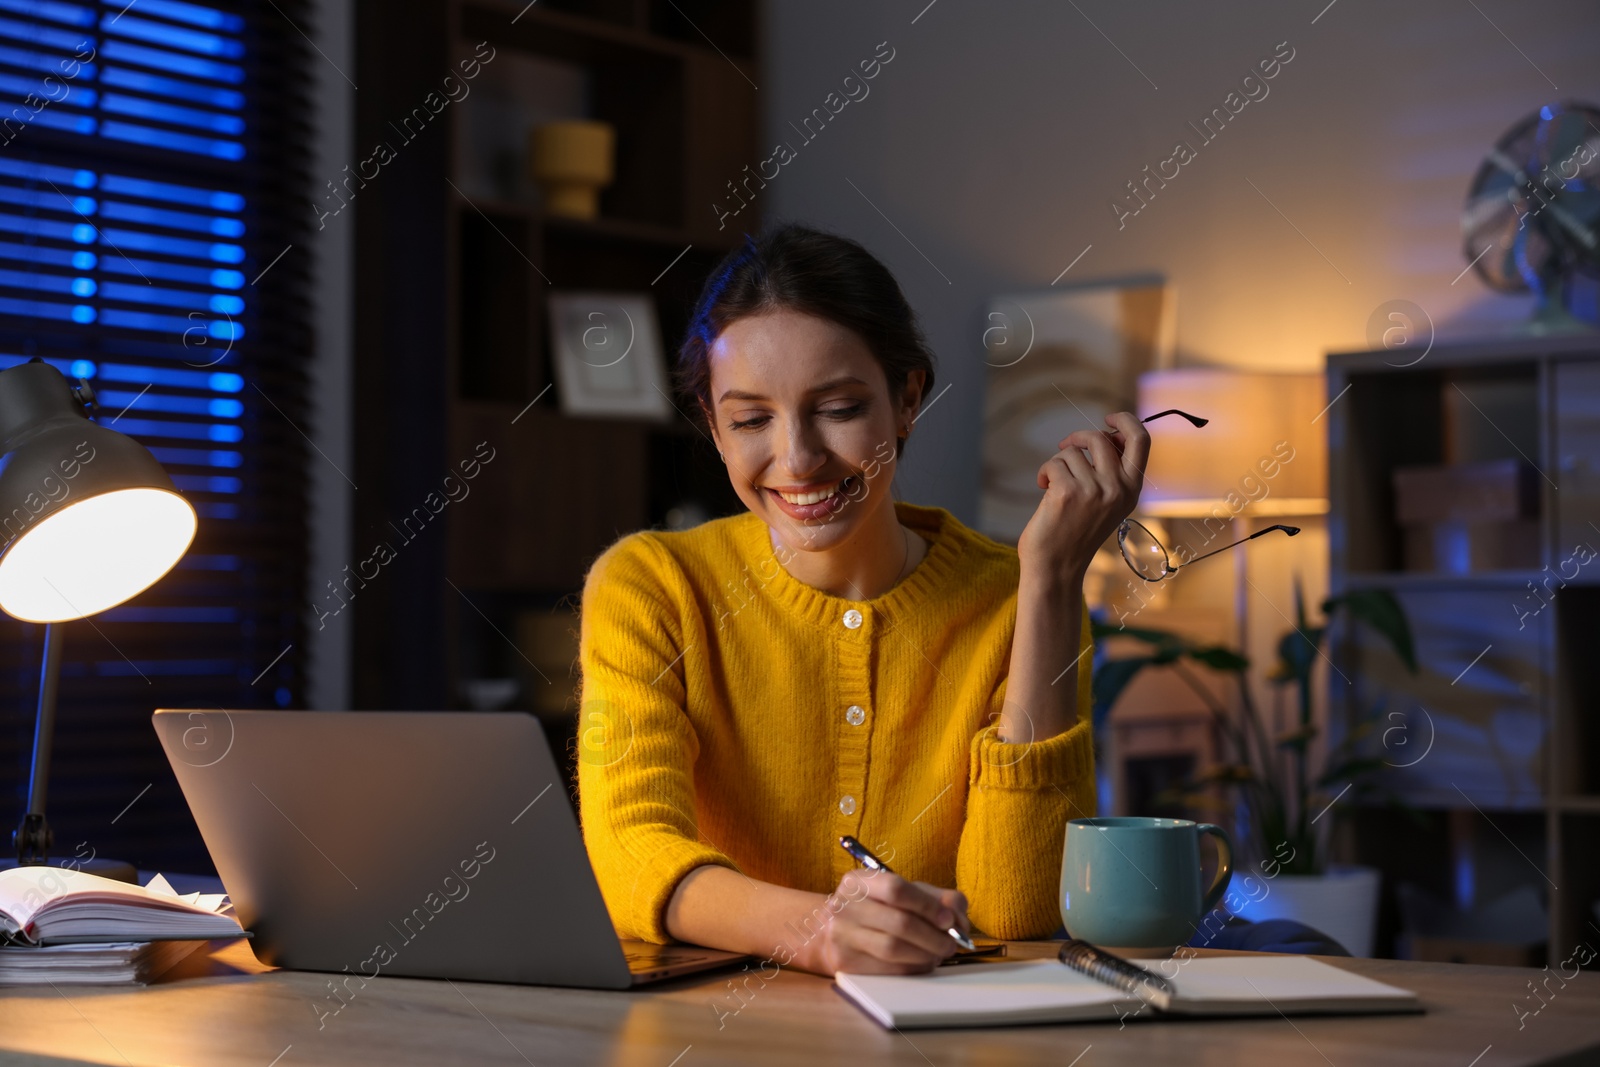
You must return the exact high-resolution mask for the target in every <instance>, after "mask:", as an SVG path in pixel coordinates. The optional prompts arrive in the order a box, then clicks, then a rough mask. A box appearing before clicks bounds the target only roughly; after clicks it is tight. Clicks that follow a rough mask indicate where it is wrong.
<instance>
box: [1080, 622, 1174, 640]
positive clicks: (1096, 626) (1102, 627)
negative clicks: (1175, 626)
mask: <svg viewBox="0 0 1600 1067" xmlns="http://www.w3.org/2000/svg"><path fill="white" fill-rule="evenodd" d="M1089 633H1090V634H1091V635H1092V636H1093V637H1094V639H1095V640H1096V641H1098V640H1100V639H1101V638H1104V637H1131V638H1133V639H1134V640H1136V641H1143V642H1144V643H1145V644H1147V645H1161V644H1168V643H1171V642H1176V643H1178V644H1182V643H1183V638H1182V637H1181V636H1179V635H1178V634H1175V633H1172V632H1171V631H1170V630H1154V629H1150V628H1149V627H1142V626H1127V627H1123V626H1112V625H1111V624H1110V623H1108V622H1091V623H1090V624H1089Z"/></svg>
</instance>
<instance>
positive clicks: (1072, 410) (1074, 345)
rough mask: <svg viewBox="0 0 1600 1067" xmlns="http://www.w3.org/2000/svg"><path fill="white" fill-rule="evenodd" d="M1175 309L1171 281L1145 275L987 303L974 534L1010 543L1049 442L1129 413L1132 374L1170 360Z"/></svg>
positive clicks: (1135, 377) (1134, 384)
mask: <svg viewBox="0 0 1600 1067" xmlns="http://www.w3.org/2000/svg"><path fill="white" fill-rule="evenodd" d="M1175 306H1176V297H1175V294H1174V291H1173V289H1172V287H1171V286H1170V285H1169V284H1167V282H1166V281H1165V279H1163V278H1161V277H1158V276H1153V275H1143V276H1138V277H1133V278H1124V279H1117V280H1108V281H1093V282H1086V283H1083V284H1080V285H1073V286H1062V287H1060V288H1059V289H1047V290H1044V291H1036V292H1028V293H1015V294H1006V295H1000V296H996V297H994V298H992V299H991V300H990V301H989V305H988V307H987V308H986V309H985V312H986V315H985V320H984V325H985V329H984V332H983V360H984V363H985V372H984V378H985V381H984V406H983V476H982V482H981V486H980V492H979V506H978V529H979V530H981V531H982V532H983V533H985V534H987V535H988V536H990V537H993V538H995V539H997V540H1001V541H1006V542H1009V543H1011V544H1015V543H1016V542H1017V539H1018V537H1020V536H1021V534H1022V530H1023V527H1024V526H1026V525H1027V522H1028V520H1029V518H1031V517H1032V515H1033V512H1034V510H1035V509H1036V508H1037V507H1038V505H1039V495H1040V494H1039V487H1038V484H1037V483H1036V481H1035V478H1036V477H1037V474H1038V470H1039V466H1040V465H1041V464H1042V463H1044V461H1045V460H1047V459H1049V458H1050V457H1051V456H1052V455H1054V454H1055V452H1056V442H1058V441H1060V440H1061V438H1063V437H1065V436H1067V435H1068V434H1070V433H1072V432H1073V431H1075V430H1082V429H1095V430H1103V429H1105V424H1104V422H1103V421H1102V420H1103V419H1104V417H1105V416H1106V415H1107V414H1109V413H1111V412H1113V411H1132V410H1133V408H1134V405H1135V403H1136V402H1137V400H1138V384H1139V375H1141V374H1143V373H1144V372H1146V371H1150V370H1156V369H1158V368H1163V367H1169V366H1171V365H1172V361H1173V347H1174V340H1175V329H1174V322H1175V317H1176V316H1175Z"/></svg>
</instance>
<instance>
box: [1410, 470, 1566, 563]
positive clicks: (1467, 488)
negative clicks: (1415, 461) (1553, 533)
mask: <svg viewBox="0 0 1600 1067" xmlns="http://www.w3.org/2000/svg"><path fill="white" fill-rule="evenodd" d="M1392 477H1393V480H1394V514H1395V521H1396V522H1397V523H1399V524H1400V526H1401V530H1402V539H1401V550H1402V557H1403V559H1404V563H1405V569H1406V570H1408V571H1443V572H1445V573H1448V574H1470V573H1473V572H1475V571H1493V570H1515V569H1519V568H1530V569H1531V568H1535V567H1538V566H1539V559H1540V552H1539V520H1538V518H1537V516H1538V514H1539V482H1538V471H1536V470H1534V468H1533V466H1532V465H1531V464H1528V463H1526V462H1524V461H1523V460H1520V459H1499V460H1492V461H1488V462H1483V463H1451V464H1445V465H1440V466H1418V467H1396V468H1395V469H1394V472H1393V475H1392Z"/></svg>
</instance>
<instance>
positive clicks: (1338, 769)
mask: <svg viewBox="0 0 1600 1067" xmlns="http://www.w3.org/2000/svg"><path fill="white" fill-rule="evenodd" d="M1385 766H1387V764H1386V763H1384V761H1383V760H1382V759H1380V758H1378V757H1376V756H1363V757H1359V758H1357V759H1350V760H1345V761H1344V762H1343V763H1340V764H1337V765H1335V766H1332V767H1329V768H1328V769H1327V770H1325V771H1323V772H1322V777H1320V778H1318V779H1317V785H1318V786H1319V787H1321V788H1324V789H1326V788H1328V787H1330V786H1335V785H1338V784H1339V783H1340V782H1347V781H1351V780H1354V781H1356V782H1358V783H1360V782H1361V779H1363V778H1365V777H1366V776H1367V775H1370V774H1373V773H1374V772H1376V771H1380V770H1382V769H1383V768H1384V767H1385ZM1362 784H1363V785H1364V783H1362Z"/></svg>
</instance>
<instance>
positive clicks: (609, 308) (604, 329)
mask: <svg viewBox="0 0 1600 1067" xmlns="http://www.w3.org/2000/svg"><path fill="white" fill-rule="evenodd" d="M548 308H549V326H550V361H551V364H552V371H553V372H554V374H555V379H556V385H557V387H558V395H559V397H560V400H561V410H562V411H563V412H564V413H566V414H568V415H574V416H580V417H587V418H639V419H650V420H654V421H660V422H666V421H670V420H671V419H672V416H673V404H672V399H671V393H670V391H669V389H668V386H667V369H666V362H665V359H664V357H663V354H662V349H661V330H660V326H659V324H658V320H657V317H656V308H655V301H654V299H653V298H652V297H651V295H650V294H649V293H639V292H607V291H600V290H558V291H554V292H552V293H551V294H550V296H549V303H548Z"/></svg>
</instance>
